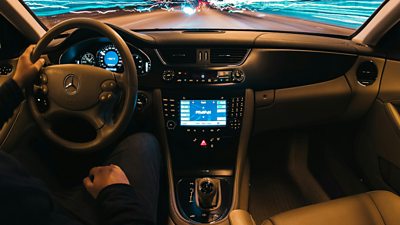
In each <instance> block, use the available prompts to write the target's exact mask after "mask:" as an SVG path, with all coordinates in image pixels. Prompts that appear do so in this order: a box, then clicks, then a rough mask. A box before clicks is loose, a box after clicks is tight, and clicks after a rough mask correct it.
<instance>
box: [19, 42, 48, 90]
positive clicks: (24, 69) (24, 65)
mask: <svg viewBox="0 0 400 225" xmlns="http://www.w3.org/2000/svg"><path fill="white" fill-rule="evenodd" d="M34 48H35V45H30V46H29V47H28V48H27V49H26V50H25V52H24V53H23V54H22V55H21V56H20V57H19V59H18V63H17V69H16V70H15V74H14V76H13V78H12V79H13V80H14V81H15V82H16V83H17V84H18V86H19V87H20V88H25V87H27V86H28V85H30V84H32V82H33V80H34V79H35V78H36V76H37V75H38V73H39V71H40V70H41V69H42V67H43V65H44V63H45V60H44V59H43V58H40V59H38V61H36V62H35V63H32V61H31V54H32V51H33V49H34Z"/></svg>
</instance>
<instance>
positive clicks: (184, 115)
mask: <svg viewBox="0 0 400 225" xmlns="http://www.w3.org/2000/svg"><path fill="white" fill-rule="evenodd" d="M180 111H181V126H225V125H226V100H181V109H180Z"/></svg>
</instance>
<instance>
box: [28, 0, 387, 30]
mask: <svg viewBox="0 0 400 225" xmlns="http://www.w3.org/2000/svg"><path fill="white" fill-rule="evenodd" d="M24 2H25V3H26V5H27V6H28V7H29V8H30V9H31V10H32V11H33V12H34V13H35V14H36V15H37V16H38V18H39V19H40V20H41V21H42V22H43V23H44V24H45V25H46V26H47V27H52V26H53V25H54V24H56V23H58V22H61V21H63V20H65V19H69V18H74V17H90V18H95V19H99V20H102V21H104V22H108V23H112V24H115V25H117V26H121V27H124V28H127V29H132V30H143V29H239V30H268V31H289V32H306V33H322V34H338V35H350V34H352V33H354V31H355V30H356V29H357V28H359V27H360V26H361V25H362V24H363V23H364V22H365V21H366V20H367V19H368V18H369V17H370V16H371V15H372V14H373V13H374V11H375V10H376V9H377V8H378V7H379V6H380V5H381V4H382V2H383V1H382V0H371V1H370V0H244V1H243V0H175V1H154V0H104V1H93V0H88V1H81V0H60V1H54V0H25V1H24Z"/></svg>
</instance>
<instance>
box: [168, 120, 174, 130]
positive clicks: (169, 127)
mask: <svg viewBox="0 0 400 225" xmlns="http://www.w3.org/2000/svg"><path fill="white" fill-rule="evenodd" d="M175 127H176V123H175V121H173V120H168V121H167V128H168V130H173V129H175Z"/></svg>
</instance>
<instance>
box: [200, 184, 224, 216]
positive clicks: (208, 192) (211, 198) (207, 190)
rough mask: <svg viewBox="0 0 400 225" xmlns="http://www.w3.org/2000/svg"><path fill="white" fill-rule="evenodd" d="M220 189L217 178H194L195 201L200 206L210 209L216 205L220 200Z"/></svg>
mask: <svg viewBox="0 0 400 225" xmlns="http://www.w3.org/2000/svg"><path fill="white" fill-rule="evenodd" d="M220 192H221V189H220V181H219V179H213V178H208V177H206V178H198V179H196V200H197V201H196V203H197V204H198V206H199V207H200V208H203V209H211V208H215V207H218V203H219V202H220V201H221V193H220Z"/></svg>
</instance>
